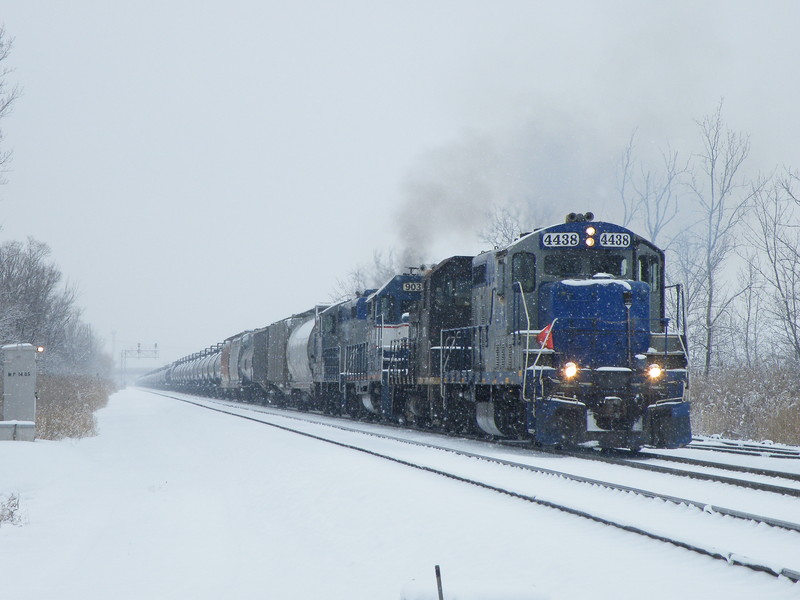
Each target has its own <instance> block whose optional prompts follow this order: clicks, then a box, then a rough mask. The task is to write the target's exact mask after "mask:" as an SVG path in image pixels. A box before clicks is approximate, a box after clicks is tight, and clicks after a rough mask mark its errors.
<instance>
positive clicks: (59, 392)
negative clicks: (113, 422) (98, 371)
mask: <svg viewBox="0 0 800 600" xmlns="http://www.w3.org/2000/svg"><path fill="white" fill-rule="evenodd" d="M37 383H38V386H37V387H38V393H39V400H38V401H37V405H36V437H38V438H42V439H45V440H60V439H62V438H82V437H88V436H92V435H96V434H97V421H96V419H95V417H94V412H95V411H96V410H98V409H101V408H103V407H104V406H106V404H108V397H109V395H110V394H111V393H112V392H113V391H114V386H113V384H112V383H111V382H110V381H106V380H103V379H97V378H94V377H87V376H77V375H70V376H63V375H62V376H59V375H45V376H41V377H39V380H38V382H37Z"/></svg>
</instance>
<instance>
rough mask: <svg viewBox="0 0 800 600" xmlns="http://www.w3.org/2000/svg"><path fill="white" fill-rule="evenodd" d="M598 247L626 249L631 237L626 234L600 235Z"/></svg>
mask: <svg viewBox="0 0 800 600" xmlns="http://www.w3.org/2000/svg"><path fill="white" fill-rule="evenodd" d="M600 245H601V246H604V247H605V248H627V247H628V246H630V245H631V236H630V234H628V233H601V234H600Z"/></svg>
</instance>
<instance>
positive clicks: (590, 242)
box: [586, 237, 594, 248]
mask: <svg viewBox="0 0 800 600" xmlns="http://www.w3.org/2000/svg"><path fill="white" fill-rule="evenodd" d="M586 245H587V246H589V248H591V247H592V246H594V238H592V237H588V238H586Z"/></svg>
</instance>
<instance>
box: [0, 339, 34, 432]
mask: <svg viewBox="0 0 800 600" xmlns="http://www.w3.org/2000/svg"><path fill="white" fill-rule="evenodd" d="M2 350H3V414H2V421H0V440H22V441H29V442H32V441H33V440H34V437H35V427H36V425H35V423H36V348H34V347H33V346H32V345H30V344H9V345H8V346H3V348H2Z"/></svg>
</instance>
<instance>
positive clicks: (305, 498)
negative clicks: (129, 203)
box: [0, 390, 800, 600]
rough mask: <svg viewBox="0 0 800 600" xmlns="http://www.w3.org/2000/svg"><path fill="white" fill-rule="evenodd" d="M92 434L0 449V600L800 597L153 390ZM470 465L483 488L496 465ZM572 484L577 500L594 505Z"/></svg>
mask: <svg viewBox="0 0 800 600" xmlns="http://www.w3.org/2000/svg"><path fill="white" fill-rule="evenodd" d="M98 421H99V425H98V428H99V435H98V436H97V437H94V438H88V439H83V440H66V441H62V442H49V441H42V440H38V441H36V442H34V443H26V442H0V501H2V499H4V498H5V497H7V496H8V495H9V494H12V493H15V494H18V495H19V498H20V511H21V516H22V524H21V525H19V526H14V525H10V524H4V525H2V526H0V573H1V574H2V593H3V597H5V598H15V599H28V598H30V599H33V598H37V599H38V598H56V599H59V600H72V599H75V600H77V599H81V600H84V599H92V598H97V599H100V598H103V599H106V598H109V597H112V596H113V597H115V598H120V599H127V598H130V599H133V598H137V599H139V598H144V597H148V598H192V599H206V598H208V599H211V598H213V599H215V600H216V599H219V598H223V597H224V598H277V599H283V598H286V599H293V598H298V599H305V598H325V599H334V600H335V599H348V600H349V599H361V598H363V599H368V598H369V599H377V598H390V599H401V598H405V599H407V600H412V599H413V600H428V599H435V598H437V593H436V582H435V576H434V566H435V565H441V569H442V581H443V588H444V596H445V598H447V599H450V600H453V599H455V598H459V599H461V600H479V599H485V598H506V599H514V600H517V599H519V600H521V599H527V600H533V599H535V600H545V599H561V598H592V599H604V598H608V599H611V598H613V599H625V598H631V599H633V598H637V599H638V598H641V597H647V598H648V599H649V600H658V599H667V598H670V599H671V598H679V597H685V596H688V595H691V596H698V597H709V598H711V597H713V598H726V599H731V600H733V599H748V600H750V599H756V598H793V597H796V596H797V594H798V592H800V585H798V584H792V583H790V582H788V581H786V580H779V579H776V578H773V577H770V576H768V575H765V574H761V573H756V572H752V571H748V570H746V569H742V568H737V567H732V566H729V565H727V564H725V563H724V562H721V561H715V560H713V559H710V558H707V557H703V556H699V555H696V554H693V553H690V552H687V551H685V550H682V549H680V548H675V547H672V546H668V545H665V544H663V543H659V542H655V541H652V540H649V539H646V538H643V537H641V536H637V535H634V534H630V533H627V532H624V531H620V530H616V529H611V528H609V527H606V526H603V525H601V524H598V523H593V522H590V521H587V520H585V519H580V518H577V517H574V516H571V515H568V514H565V513H562V512H559V511H555V510H552V509H548V508H544V507H540V506H535V505H532V504H529V503H525V502H521V501H519V500H517V499H514V498H511V497H506V496H501V495H498V494H496V493H494V492H490V491H488V490H483V489H479V488H476V487H474V486H470V485H467V484H464V483H461V482H458V481H454V480H449V479H444V478H442V477H440V476H437V475H434V474H432V473H426V472H422V471H418V470H415V469H410V468H408V467H405V466H403V465H399V464H395V463H390V462H387V461H386V460H384V459H380V458H378V457H374V456H368V455H365V454H363V453H358V452H353V451H352V450H348V449H345V448H340V447H335V446H331V445H330V444H326V443H323V442H320V441H317V440H313V439H309V438H306V437H301V436H298V435H296V434H292V433H289V432H285V431H281V430H278V429H275V428H272V427H266V426H264V425H261V424H258V423H253V422H250V421H245V420H242V419H237V418H235V417H232V416H228V415H221V414H219V413H214V412H211V411H207V410H204V409H201V408H197V407H194V406H191V405H187V404H184V403H181V402H178V401H176V400H172V399H169V398H165V397H162V396H158V395H154V394H151V393H148V392H144V391H139V390H125V391H123V392H120V393H118V394H116V395H115V396H113V397H112V398H111V400H110V403H109V406H108V407H107V408H105V409H103V410H101V411H100V412H99V413H98ZM341 435H342V436H345V438H346V437H347V436H348V435H349V436H357V435H360V434H355V433H348V432H342V433H341ZM383 443H385V444H388V442H383ZM443 460H444V459H443ZM451 460H452V461H455V460H456V459H451ZM458 461H459V462H460V464H461V466H462V468H468V467H467V466H465V463H466V461H465V459H460V458H459V459H458ZM472 462H475V463H476V465H475V467H474V468H475V472H476V476H477V474H478V471H480V470H483V469H486V466H485V464H484V465H481V464H479V463H477V462H476V461H472ZM522 477H525V476H522ZM515 478H516V479H519V478H520V475H515ZM528 478H529V479H531V481H530V482H529V484H530V485H532V486H534V487H535V486H537V485H540V484H539V483H537V482H536V481H534V480H533V477H532V476H528ZM561 485H562V487H564V485H565V484H561ZM569 485H570V487H574V490H575V491H574V494H575V496H576V498H577V496H579V495H583V494H586V495H587V496H589V497H591V496H593V495H595V493H596V492H594V491H589V490H586V488H585V486H580V485H577V484H569ZM534 491H535V490H534ZM617 496H619V497H622V496H624V494H617ZM598 497H599V496H598ZM640 504H641V505H644V504H645V501H643V500H641V499H639V500H638V501H632V502H630V504H629V506H630V507H636V506H638V505H640ZM627 510H628V511H629V513H630V512H631V510H633V511H635V510H637V509H636V508H628V509H627ZM662 510H664V511H665V513H666V511H667V510H669V509H668V508H667V507H664V508H662ZM674 510H675V512H678V511H680V510H685V511H686V512H689V511H690V510H691V509H689V508H686V509H674ZM629 516H631V518H632V517H633V515H629ZM709 527H710V526H709ZM783 562H786V561H783Z"/></svg>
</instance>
